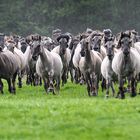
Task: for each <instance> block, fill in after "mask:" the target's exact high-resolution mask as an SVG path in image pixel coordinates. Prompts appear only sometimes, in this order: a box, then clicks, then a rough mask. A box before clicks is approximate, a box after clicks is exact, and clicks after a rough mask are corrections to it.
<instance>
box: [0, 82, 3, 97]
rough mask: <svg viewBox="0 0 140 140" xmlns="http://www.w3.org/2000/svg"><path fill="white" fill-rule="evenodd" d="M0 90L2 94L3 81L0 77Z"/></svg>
mask: <svg viewBox="0 0 140 140" xmlns="http://www.w3.org/2000/svg"><path fill="white" fill-rule="evenodd" d="M0 91H1V93H2V94H3V82H2V80H1V79H0Z"/></svg>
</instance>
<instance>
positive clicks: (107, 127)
mask: <svg viewBox="0 0 140 140" xmlns="http://www.w3.org/2000/svg"><path fill="white" fill-rule="evenodd" d="M116 88H117V87H116ZM4 92H5V94H4V95H0V140H31V139H32V140H91V139H92V140H137V139H139V138H140V96H139V95H137V97H135V98H131V97H129V95H127V96H126V99H125V100H120V99H115V98H113V97H110V98H109V99H105V93H102V92H101V91H99V96H98V97H88V95H87V92H86V88H85V86H80V85H76V84H72V83H71V82H69V83H68V84H67V85H65V86H64V87H62V88H61V91H60V95H52V94H49V95H47V94H46V93H45V91H44V89H43V86H42V87H40V86H38V87H32V86H26V85H25V84H24V85H23V88H22V89H18V88H17V94H16V95H11V94H10V93H8V91H7V85H6V83H5V87H4Z"/></svg>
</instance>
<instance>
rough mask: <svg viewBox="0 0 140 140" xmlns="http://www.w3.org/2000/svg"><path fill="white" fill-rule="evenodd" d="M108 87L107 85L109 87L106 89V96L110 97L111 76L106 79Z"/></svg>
mask: <svg viewBox="0 0 140 140" xmlns="http://www.w3.org/2000/svg"><path fill="white" fill-rule="evenodd" d="M106 87H107V89H106V98H108V97H109V88H110V80H109V78H108V79H107V81H106Z"/></svg>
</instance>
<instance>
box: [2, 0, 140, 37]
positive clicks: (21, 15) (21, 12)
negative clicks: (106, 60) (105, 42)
mask: <svg viewBox="0 0 140 140" xmlns="http://www.w3.org/2000/svg"><path fill="white" fill-rule="evenodd" d="M139 6H140V1H139V0H36V1H34V0H1V1H0V32H3V33H5V34H8V33H16V34H20V35H28V34H31V33H39V34H42V35H51V33H52V30H54V29H56V28H60V29H62V31H63V32H71V33H73V34H76V33H78V32H83V31H84V30H86V28H87V27H89V28H92V29H99V30H102V29H104V28H110V29H112V30H113V32H114V33H117V32H119V31H121V30H127V29H136V30H137V31H139V30H140V26H139V21H140V16H139V15H140V8H139Z"/></svg>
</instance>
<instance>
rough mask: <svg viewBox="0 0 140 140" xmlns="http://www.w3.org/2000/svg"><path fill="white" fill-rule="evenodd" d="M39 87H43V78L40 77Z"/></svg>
mask: <svg viewBox="0 0 140 140" xmlns="http://www.w3.org/2000/svg"><path fill="white" fill-rule="evenodd" d="M39 85H40V86H42V78H41V77H39Z"/></svg>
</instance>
